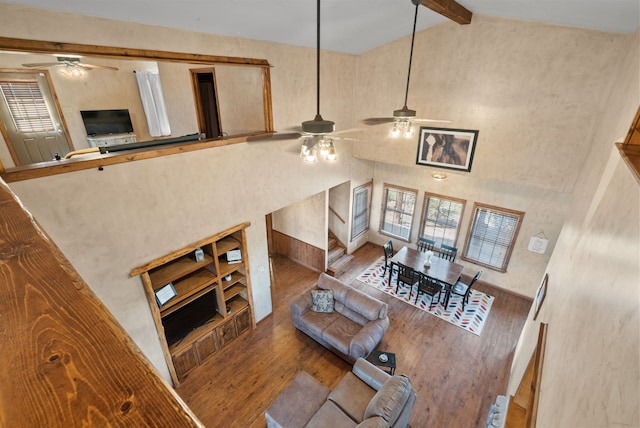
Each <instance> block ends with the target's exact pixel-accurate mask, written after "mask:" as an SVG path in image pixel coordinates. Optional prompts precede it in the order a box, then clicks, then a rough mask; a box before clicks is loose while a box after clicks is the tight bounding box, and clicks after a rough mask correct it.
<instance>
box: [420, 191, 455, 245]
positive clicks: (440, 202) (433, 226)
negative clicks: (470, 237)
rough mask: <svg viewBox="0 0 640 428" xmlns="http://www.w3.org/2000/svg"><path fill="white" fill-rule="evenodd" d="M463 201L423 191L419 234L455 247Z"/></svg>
mask: <svg viewBox="0 0 640 428" xmlns="http://www.w3.org/2000/svg"><path fill="white" fill-rule="evenodd" d="M464 203H465V201H464V200H462V199H454V198H450V197H448V196H441V195H436V194H432V193H427V192H425V194H424V208H423V210H422V223H421V229H420V236H421V237H423V238H427V239H432V240H434V241H435V242H436V247H439V246H441V245H442V244H446V245H450V246H452V247H455V246H456V245H455V244H456V241H457V240H458V230H459V226H460V220H461V219H462V212H463V210H464Z"/></svg>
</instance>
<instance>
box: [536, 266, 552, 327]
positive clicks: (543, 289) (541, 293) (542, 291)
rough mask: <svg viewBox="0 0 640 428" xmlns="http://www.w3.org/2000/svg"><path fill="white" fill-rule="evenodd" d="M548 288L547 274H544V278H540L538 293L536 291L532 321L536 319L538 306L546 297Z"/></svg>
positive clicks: (538, 310)
mask: <svg viewBox="0 0 640 428" xmlns="http://www.w3.org/2000/svg"><path fill="white" fill-rule="evenodd" d="M548 286H549V274H548V273H545V274H544V278H542V283H541V284H540V286H539V287H538V291H536V300H535V302H534V303H535V305H536V306H535V307H536V309H535V312H534V314H533V320H534V321H535V319H536V318H538V312H540V306H542V303H543V302H544V298H545V297H547V287H548Z"/></svg>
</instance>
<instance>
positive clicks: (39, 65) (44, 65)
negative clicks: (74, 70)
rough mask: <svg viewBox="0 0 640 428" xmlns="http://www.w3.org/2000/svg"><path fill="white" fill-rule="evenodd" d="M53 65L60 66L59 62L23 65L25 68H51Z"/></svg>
mask: <svg viewBox="0 0 640 428" xmlns="http://www.w3.org/2000/svg"><path fill="white" fill-rule="evenodd" d="M53 65H60V63H59V62H32V63H29V64H22V66H23V67H51V66H53Z"/></svg>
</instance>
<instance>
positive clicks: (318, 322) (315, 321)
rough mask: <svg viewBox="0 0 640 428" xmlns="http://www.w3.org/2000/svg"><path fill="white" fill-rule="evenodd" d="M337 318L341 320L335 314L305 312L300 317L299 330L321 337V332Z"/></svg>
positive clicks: (338, 315)
mask: <svg viewBox="0 0 640 428" xmlns="http://www.w3.org/2000/svg"><path fill="white" fill-rule="evenodd" d="M337 318H343V317H342V316H341V315H340V314H338V313H337V312H335V311H334V312H331V313H324V312H313V311H307V312H305V313H304V314H302V316H301V317H300V324H301V326H300V329H301V330H302V331H304V332H305V333H307V334H309V335H312V336H315V337H320V338H321V337H322V332H323V331H324V330H325V329H326V328H327V327H328V326H330V325H331V324H332V323H333V321H334V320H335V319H337Z"/></svg>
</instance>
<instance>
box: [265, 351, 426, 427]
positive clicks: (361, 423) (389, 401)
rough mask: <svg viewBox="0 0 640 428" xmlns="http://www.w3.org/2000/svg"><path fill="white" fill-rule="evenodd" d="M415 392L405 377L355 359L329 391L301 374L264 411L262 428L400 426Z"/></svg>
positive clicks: (402, 424) (408, 414) (405, 417)
mask: <svg viewBox="0 0 640 428" xmlns="http://www.w3.org/2000/svg"><path fill="white" fill-rule="evenodd" d="M415 401H416V392H415V390H414V389H413V388H412V386H411V381H410V380H409V379H408V378H407V377H405V376H401V375H400V376H398V375H395V376H391V375H389V374H387V373H386V372H384V371H382V370H380V369H379V368H378V367H376V366H374V365H373V364H371V363H369V362H368V361H367V360H365V359H362V358H359V359H358V360H357V361H356V363H355V365H354V366H353V369H352V371H351V372H349V373H347V374H346V375H345V376H344V377H343V378H342V380H341V381H340V383H338V385H337V386H336V387H335V388H334V389H333V391H331V390H329V388H327V387H326V386H324V385H322V384H320V383H319V382H318V381H316V380H315V379H314V378H313V377H312V376H310V375H309V374H307V373H306V372H301V373H299V374H298V376H297V377H296V378H295V379H294V380H293V381H292V382H291V384H289V386H287V388H286V389H285V390H284V391H283V392H282V393H281V394H280V395H279V396H278V398H276V400H275V401H274V402H273V403H272V404H271V405H270V406H269V408H268V409H267V411H266V412H265V418H266V420H267V427H268V428H301V427H305V428H320V427H322V428H326V427H331V428H343V427H344V428H347V427H358V428H365V427H366V428H374V427H375V428H378V427H379V428H383V427H394V428H403V427H406V426H407V425H408V424H409V419H410V418H411V412H412V410H413V405H414V403H415Z"/></svg>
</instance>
